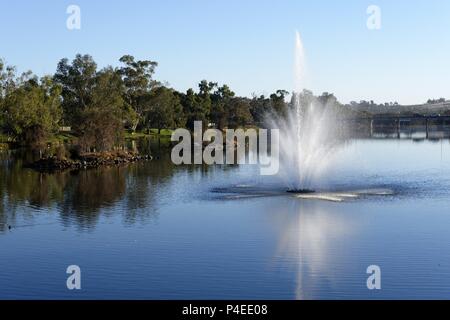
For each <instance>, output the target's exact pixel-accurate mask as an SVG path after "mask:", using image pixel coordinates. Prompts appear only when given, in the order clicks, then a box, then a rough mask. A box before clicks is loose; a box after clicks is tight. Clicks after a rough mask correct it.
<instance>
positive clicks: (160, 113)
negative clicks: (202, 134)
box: [146, 87, 186, 134]
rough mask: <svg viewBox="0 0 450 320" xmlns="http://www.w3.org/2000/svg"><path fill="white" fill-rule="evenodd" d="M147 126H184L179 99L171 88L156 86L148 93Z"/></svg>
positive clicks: (160, 127)
mask: <svg viewBox="0 0 450 320" xmlns="http://www.w3.org/2000/svg"><path fill="white" fill-rule="evenodd" d="M146 119H147V124H148V126H149V128H157V129H158V134H159V133H160V132H161V129H163V128H175V127H184V126H185V124H186V120H185V117H184V114H183V108H182V106H181V103H180V99H179V97H178V96H177V95H175V94H174V92H173V90H172V89H169V88H166V87H157V88H155V89H153V90H152V92H151V93H150V95H149V109H148V112H147V115H146Z"/></svg>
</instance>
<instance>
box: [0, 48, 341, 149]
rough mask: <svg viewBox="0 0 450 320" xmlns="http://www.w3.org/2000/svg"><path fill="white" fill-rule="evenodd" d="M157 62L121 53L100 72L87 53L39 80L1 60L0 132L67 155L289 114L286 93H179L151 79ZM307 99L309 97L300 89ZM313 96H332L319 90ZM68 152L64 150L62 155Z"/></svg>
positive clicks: (209, 87) (209, 86)
mask: <svg viewBox="0 0 450 320" xmlns="http://www.w3.org/2000/svg"><path fill="white" fill-rule="evenodd" d="M157 66H158V64H157V62H155V61H151V60H136V59H135V58H134V57H133V56H130V55H124V56H123V57H121V58H120V60H119V61H118V66H117V67H112V66H108V67H105V68H103V69H99V68H98V66H97V63H96V62H95V61H94V59H93V58H92V57H91V56H90V55H80V54H79V55H76V57H75V58H74V59H73V60H71V61H70V60H69V59H67V58H64V59H62V60H61V61H59V63H58V64H57V67H56V72H55V74H53V75H47V76H44V77H41V78H39V77H38V76H36V75H35V74H33V73H32V72H26V73H23V74H20V75H18V74H17V71H16V68H15V67H13V66H8V65H6V64H5V63H4V62H3V61H2V60H0V134H1V137H2V140H3V141H5V140H6V141H14V142H16V143H17V144H20V145H24V146H27V147H30V148H33V149H36V150H42V149H45V148H44V147H45V145H46V144H48V143H49V142H50V143H56V144H57V143H58V142H59V143H64V142H65V143H67V142H70V144H71V148H72V149H71V150H70V151H71V154H74V152H75V153H78V154H87V153H92V152H108V151H114V150H118V148H121V146H122V145H123V141H124V139H125V138H130V139H132V138H137V137H142V136H148V135H160V136H170V134H171V130H173V129H175V128H188V129H191V130H192V129H193V127H194V121H202V122H203V127H204V128H207V127H211V126H213V127H216V128H218V129H224V128H237V127H247V126H258V127H261V126H263V123H264V118H265V117H266V115H268V114H277V115H282V114H284V113H286V110H287V108H288V107H289V104H290V103H289V102H286V100H287V97H288V95H289V93H288V92H287V91H284V90H277V91H276V92H274V93H272V94H270V95H268V96H265V95H260V96H256V95H255V96H253V97H252V98H247V97H239V96H237V95H236V94H235V93H234V92H233V91H232V89H231V88H230V87H229V86H227V85H226V84H223V85H219V84H218V83H216V82H211V81H206V80H202V81H201V82H200V83H199V84H198V88H197V89H196V90H194V89H188V90H187V91H186V92H179V91H177V90H175V89H173V88H171V87H170V86H168V85H167V84H164V83H162V82H160V81H158V80H156V79H155V78H154V74H155V70H156V68H157ZM304 95H305V97H306V98H308V97H309V98H312V97H313V95H312V93H311V92H309V91H305V92H304ZM317 99H319V100H321V101H322V102H327V101H332V104H333V105H334V106H337V107H342V108H343V106H342V105H340V104H339V103H338V101H337V99H336V98H335V97H334V96H333V95H332V94H328V93H324V94H323V95H322V96H320V97H318V98H317ZM60 153H61V154H66V155H67V154H68V153H67V152H60Z"/></svg>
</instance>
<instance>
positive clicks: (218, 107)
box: [211, 84, 234, 130]
mask: <svg viewBox="0 0 450 320" xmlns="http://www.w3.org/2000/svg"><path fill="white" fill-rule="evenodd" d="M233 97H234V92H233V91H231V90H230V88H229V87H228V86H227V85H226V84H224V85H223V86H222V87H220V88H217V90H216V91H214V93H213V94H212V96H211V101H212V103H211V121H212V122H213V123H215V124H216V126H217V128H218V129H220V130H222V129H223V128H224V127H225V126H227V125H228V121H227V120H228V111H229V106H230V101H231V99H232V98H233Z"/></svg>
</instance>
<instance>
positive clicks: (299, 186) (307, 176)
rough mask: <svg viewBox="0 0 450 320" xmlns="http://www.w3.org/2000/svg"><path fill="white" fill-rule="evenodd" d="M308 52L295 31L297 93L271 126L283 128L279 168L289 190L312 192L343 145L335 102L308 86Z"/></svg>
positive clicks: (273, 117) (292, 191)
mask: <svg viewBox="0 0 450 320" xmlns="http://www.w3.org/2000/svg"><path fill="white" fill-rule="evenodd" d="M305 65H306V64H305V54H304V49H303V44H302V41H301V38H300V34H299V33H298V32H296V39H295V67H294V84H295V88H294V92H293V94H292V99H291V103H290V104H289V107H288V110H287V112H286V114H282V115H280V114H277V115H270V116H269V117H268V125H269V126H270V127H272V128H278V129H280V164H281V165H280V168H281V175H282V177H283V179H284V180H285V182H286V184H287V187H288V192H291V193H303V194H308V193H313V192H314V191H313V187H314V182H315V179H316V178H318V177H319V176H321V175H322V174H323V173H324V172H325V169H326V168H328V167H329V165H330V163H331V161H332V159H333V155H334V153H335V151H336V149H337V147H338V145H339V144H340V141H341V139H339V137H340V130H339V126H338V125H337V122H338V121H337V119H338V118H339V114H338V110H337V108H336V106H335V105H334V101H322V102H320V101H318V99H316V98H315V97H314V96H313V95H312V93H311V92H309V91H307V90H306V89H305V79H306V72H305Z"/></svg>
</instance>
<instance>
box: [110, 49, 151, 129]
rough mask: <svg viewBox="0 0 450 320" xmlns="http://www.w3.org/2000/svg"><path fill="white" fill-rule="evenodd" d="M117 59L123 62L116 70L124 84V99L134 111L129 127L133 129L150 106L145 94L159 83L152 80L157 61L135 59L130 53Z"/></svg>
mask: <svg viewBox="0 0 450 320" xmlns="http://www.w3.org/2000/svg"><path fill="white" fill-rule="evenodd" d="M119 61H120V62H122V63H123V66H122V67H121V68H119V70H118V71H119V74H120V75H121V77H122V80H123V82H124V86H125V91H124V100H125V102H126V103H127V104H128V105H129V106H130V108H131V109H132V110H133V111H134V113H135V117H134V118H133V121H132V123H131V128H132V130H133V131H135V130H136V128H137V127H138V125H139V124H140V122H141V121H142V120H143V119H144V116H145V114H146V111H147V110H148V108H149V107H150V106H149V105H148V103H147V102H148V96H147V94H149V93H150V91H151V89H152V88H154V87H156V86H157V85H158V84H159V83H158V82H157V81H155V80H153V74H154V73H155V68H156V67H157V66H158V63H157V62H155V61H151V60H135V58H134V57H133V56H131V55H124V56H122V57H121V58H120V60H119Z"/></svg>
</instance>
